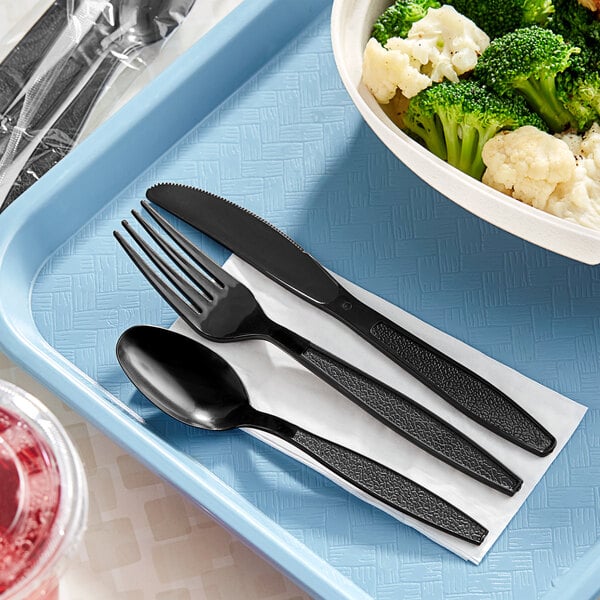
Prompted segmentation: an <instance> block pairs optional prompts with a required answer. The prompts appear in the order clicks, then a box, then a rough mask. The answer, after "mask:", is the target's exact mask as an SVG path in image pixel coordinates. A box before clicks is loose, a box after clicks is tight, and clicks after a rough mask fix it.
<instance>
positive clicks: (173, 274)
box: [121, 221, 209, 311]
mask: <svg viewBox="0 0 600 600" xmlns="http://www.w3.org/2000/svg"><path fill="white" fill-rule="evenodd" d="M121 224H122V225H123V227H124V228H125V230H126V231H127V233H129V235H130V236H131V237H132V238H133V239H134V240H135V242H136V243H137V245H138V246H139V247H140V248H141V249H142V250H143V251H144V252H145V254H146V255H147V256H148V258H150V260H152V262H153V263H154V264H155V265H156V266H157V267H158V268H159V269H160V270H161V271H162V272H163V273H164V274H165V276H166V277H167V278H168V279H169V281H170V282H171V283H172V284H173V285H174V286H175V287H176V288H177V289H178V290H179V291H180V292H181V293H182V294H183V295H184V296H185V297H186V298H187V299H188V300H189V301H190V302H191V303H192V305H193V306H195V307H196V308H197V309H198V310H199V311H203V310H206V307H207V305H208V302H209V299H208V298H207V297H206V296H205V295H204V294H203V293H202V292H201V291H200V290H198V289H197V288H196V287H194V286H193V285H192V284H191V283H190V282H189V281H187V279H185V278H184V277H183V276H182V275H180V274H179V273H178V272H177V271H176V270H175V269H173V268H172V267H171V266H170V265H169V264H167V263H166V262H165V260H164V259H163V258H162V257H161V256H160V255H159V254H158V253H157V252H156V251H155V250H154V249H153V248H152V247H151V246H150V245H149V244H148V243H147V242H146V241H145V240H144V239H143V238H142V237H141V236H140V234H139V233H138V232H137V231H136V230H135V229H133V227H132V226H131V225H130V224H129V223H128V222H127V221H121ZM159 280H160V279H159ZM162 285H163V286H164V282H163V283H162Z"/></svg>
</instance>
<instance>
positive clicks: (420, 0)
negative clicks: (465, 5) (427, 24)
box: [371, 0, 441, 46]
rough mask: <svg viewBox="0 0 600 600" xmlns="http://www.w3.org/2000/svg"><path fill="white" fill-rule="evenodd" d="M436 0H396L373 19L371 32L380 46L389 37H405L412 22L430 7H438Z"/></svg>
mask: <svg viewBox="0 0 600 600" xmlns="http://www.w3.org/2000/svg"><path fill="white" fill-rule="evenodd" d="M440 6H441V4H440V3H439V2H438V1H437V0H396V2H395V3H394V4H392V6H390V7H389V8H388V9H387V10H385V11H384V12H383V13H382V14H381V15H380V16H379V18H378V19H377V21H375V24H374V25H373V31H372V33H371V35H372V37H374V38H375V39H376V40H377V41H378V42H379V43H380V44H381V45H382V46H385V44H386V42H387V41H388V40H389V39H390V38H391V37H402V38H405V37H406V36H407V35H408V32H409V31H410V28H411V27H412V24H413V23H415V22H416V21H419V20H421V19H422V18H423V17H424V16H425V15H426V14H427V11H428V10H429V9H430V8H440Z"/></svg>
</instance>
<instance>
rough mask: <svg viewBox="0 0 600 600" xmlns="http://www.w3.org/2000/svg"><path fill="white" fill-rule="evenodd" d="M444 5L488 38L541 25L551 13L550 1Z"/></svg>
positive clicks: (464, 0)
mask: <svg viewBox="0 0 600 600" xmlns="http://www.w3.org/2000/svg"><path fill="white" fill-rule="evenodd" d="M574 1H576V0H574ZM448 4H451V5H452V6H454V8H456V10H457V11H458V12H459V13H462V14H463V15H465V17H468V18H469V19H471V20H472V21H474V22H475V23H476V24H477V25H478V26H479V27H481V29H483V30H484V31H485V32H486V33H487V34H488V35H489V36H490V38H492V39H493V38H497V37H500V36H502V35H504V34H506V33H508V32H509V31H514V30H515V29H518V28H520V27H529V26H530V25H545V24H546V23H547V22H548V20H549V19H550V17H551V16H552V15H553V14H554V12H555V9H554V4H553V3H552V0H448Z"/></svg>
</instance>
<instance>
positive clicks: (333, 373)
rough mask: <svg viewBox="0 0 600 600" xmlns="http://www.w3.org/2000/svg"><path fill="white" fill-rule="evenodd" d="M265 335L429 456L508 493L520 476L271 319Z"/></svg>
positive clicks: (430, 415) (512, 491)
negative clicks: (271, 321)
mask: <svg viewBox="0 0 600 600" xmlns="http://www.w3.org/2000/svg"><path fill="white" fill-rule="evenodd" d="M268 338H269V339H270V340H271V341H273V342H274V343H276V344H277V345H278V346H280V347H281V348H282V349H283V350H285V351H286V352H288V353H289V354H290V355H291V356H293V357H294V358H295V359H296V360H297V361H298V362H299V363H300V364H302V365H303V366H305V367H306V368H307V369H309V370H310V371H311V372H312V373H314V374H315V375H317V376H318V377H319V378H321V379H323V380H324V381H325V382H326V383H328V384H329V385H331V386H332V387H333V388H335V389H336V390H338V391H339V392H341V393H342V394H344V395H345V396H346V397H347V398H349V399H350V400H352V401H353V402H354V403H355V404H357V405H358V406H360V407H361V408H362V409H363V410H365V411H366V412H368V413H369V414H371V415H372V416H374V417H375V418H376V419H378V420H379V421H381V422H382V423H384V424H385V425H387V426H388V427H390V428H392V429H393V430H394V431H396V432H397V433H399V434H401V435H402V436H404V437H405V438H406V439H408V440H409V441H411V442H412V443H414V444H416V445H417V446H419V447H420V448H422V449H423V450H425V451H426V452H428V453H429V454H432V455H433V456H435V457H437V458H439V459H440V460H443V461H444V462H446V463H447V464H449V465H451V466H452V467H454V468H456V469H458V470H460V471H462V472H463V473H466V474H467V475H469V476H471V477H473V478H475V479H477V480H478V481H480V482H482V483H484V484H486V485H488V486H490V487H492V488H494V489H496V490H498V491H500V492H503V493H505V494H507V495H509V496H512V495H514V494H515V493H516V492H517V491H518V490H519V489H520V488H521V485H522V483H523V482H522V480H521V479H520V478H519V477H517V476H516V475H515V474H514V473H513V472H512V471H510V470H509V469H508V468H507V467H505V466H504V465H503V464H502V463H501V462H500V461H498V460H496V459H495V458H494V457H492V456H491V455H490V454H489V453H488V452H486V451H485V450H484V449H483V448H481V447H479V446H478V445H477V444H475V443H474V442H473V441H471V440H470V439H469V438H468V437H467V436H465V435H464V434H463V433H461V432H460V431H458V430H457V429H456V428H454V427H452V426H451V425H450V424H448V423H446V422H445V421H444V420H442V419H441V418H439V417H438V416H437V415H435V414H434V413H432V412H431V411H429V410H427V409H425V408H423V407H422V406H420V405H419V404H417V403H416V402H414V401H413V400H411V399H410V398H408V397H407V396H405V395H404V394H401V393H400V392H398V391H396V390H393V389H392V388H390V387H389V386H387V385H385V384H384V383H382V382H380V381H378V380H376V379H374V378H373V377H371V376H370V375H367V374H366V373H364V372H362V371H359V370H358V369H356V368H354V367H353V366H351V365H349V364H348V363H346V362H344V361H341V360H340V359H338V358H336V357H334V356H333V355H331V354H329V353H328V352H326V351H325V350H323V349H321V348H318V347H317V346H314V345H312V344H311V343H310V342H308V341H307V340H305V339H304V338H302V337H300V336H299V335H297V334H295V333H294V332H292V331H290V330H288V329H286V328H284V327H282V326H280V325H277V324H275V323H271V326H270V328H269V333H268Z"/></svg>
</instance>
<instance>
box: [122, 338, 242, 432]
mask: <svg viewBox="0 0 600 600" xmlns="http://www.w3.org/2000/svg"><path fill="white" fill-rule="evenodd" d="M149 349H151V351H149ZM117 359H118V361H119V363H120V365H121V367H122V368H123V370H124V371H125V374H126V375H127V376H128V377H129V379H131V380H132V381H134V383H135V385H136V387H137V388H138V389H139V390H140V391H141V392H142V394H144V396H146V397H147V398H148V399H149V400H150V401H151V402H152V403H153V404H155V405H156V406H157V407H158V408H160V409H161V410H162V411H164V412H165V413H167V414H168V415H170V416H171V417H173V418H175V419H177V420H178V421H182V422H183V423H186V424H187V425H192V426H194V427H201V428H202V429H212V430H219V431H221V430H225V429H232V428H234V427H238V426H241V425H242V424H243V421H244V420H246V419H244V416H247V414H246V413H248V410H249V409H251V407H250V400H249V398H248V394H247V392H246V388H245V387H244V384H243V383H242V381H241V380H240V378H239V377H238V375H237V373H236V372H235V371H234V370H233V368H232V367H231V365H230V364H229V363H227V362H226V361H225V360H224V359H223V358H221V357H220V356H219V355H218V354H216V353H215V352H213V351H212V350H210V349H209V348H207V347H206V346H203V345H202V344H199V343H198V342H196V341H194V340H193V339H191V338H189V337H186V336H184V335H180V334H175V333H173V332H172V331H169V330H167V329H161V328H159V327H146V326H139V327H132V328H130V329H128V330H127V331H126V332H125V333H124V334H123V335H122V336H121V338H120V339H119V341H118V343H117Z"/></svg>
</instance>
